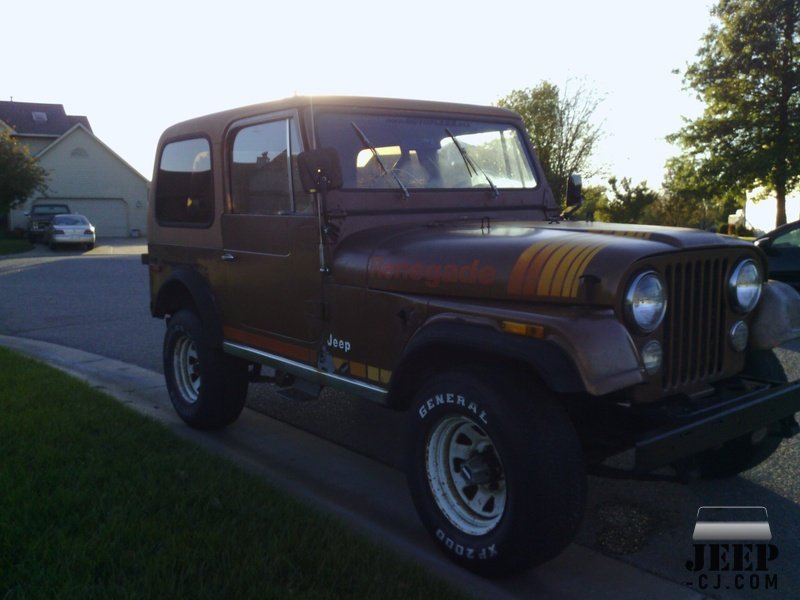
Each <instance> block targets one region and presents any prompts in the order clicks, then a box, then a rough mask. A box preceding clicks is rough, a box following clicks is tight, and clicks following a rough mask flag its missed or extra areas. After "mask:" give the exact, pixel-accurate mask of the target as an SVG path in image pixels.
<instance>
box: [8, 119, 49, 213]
mask: <svg viewBox="0 0 800 600" xmlns="http://www.w3.org/2000/svg"><path fill="white" fill-rule="evenodd" d="M45 190H47V171H45V170H44V169H43V168H42V167H41V165H39V163H38V162H37V161H36V159H35V158H33V157H32V156H31V154H30V152H29V151H28V148H27V147H25V146H23V145H22V144H20V143H19V142H17V140H16V139H15V138H14V137H13V136H12V135H11V132H10V131H9V130H7V129H4V130H3V131H0V218H2V216H4V215H5V214H6V213H8V210H9V209H10V208H14V207H15V206H16V205H17V204H18V203H19V202H21V201H23V200H25V199H26V198H27V197H28V196H30V195H31V194H33V193H34V192H37V191H41V192H44V191H45Z"/></svg>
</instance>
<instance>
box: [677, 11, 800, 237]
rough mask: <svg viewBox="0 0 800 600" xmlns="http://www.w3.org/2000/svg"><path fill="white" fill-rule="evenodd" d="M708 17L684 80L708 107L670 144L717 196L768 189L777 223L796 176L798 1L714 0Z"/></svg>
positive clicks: (799, 150)
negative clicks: (676, 144) (774, 202)
mask: <svg viewBox="0 0 800 600" xmlns="http://www.w3.org/2000/svg"><path fill="white" fill-rule="evenodd" d="M711 14H712V16H713V17H714V18H715V22H714V23H713V24H712V25H711V27H710V28H709V30H708V32H707V33H706V35H705V36H704V38H703V45H702V47H701V48H700V49H699V51H698V54H697V57H698V58H697V61H696V62H695V63H693V64H691V65H689V67H688V69H687V71H686V73H685V76H684V83H685V84H686V85H687V87H689V88H691V89H693V90H695V91H696V93H697V95H698V97H699V99H701V100H702V101H704V102H705V105H706V108H705V110H704V113H703V115H702V116H701V117H700V118H698V119H696V120H695V121H693V122H689V123H687V125H686V126H685V127H684V128H683V129H681V130H680V131H679V132H678V133H677V134H676V135H674V136H672V138H671V139H672V140H673V141H678V142H679V143H680V144H681V146H682V147H683V148H684V151H685V152H686V153H688V154H689V155H691V156H692V157H694V158H696V159H697V160H698V161H699V162H700V170H699V173H700V176H701V177H703V178H704V179H706V180H707V181H708V182H711V183H713V185H715V186H716V187H717V190H716V191H717V193H718V194H719V195H721V191H722V190H725V191H728V192H731V193H734V194H737V195H739V196H741V195H743V194H744V192H745V191H747V190H750V189H753V188H755V187H759V186H763V187H765V188H766V189H767V190H768V191H770V192H774V193H775V195H776V198H777V204H778V211H777V221H776V225H781V224H783V223H785V222H786V194H787V193H788V192H789V191H791V190H792V189H793V188H794V187H795V186H796V185H797V183H798V175H800V98H798V92H799V91H800V87H798V85H799V84H800V51H799V50H800V47H799V46H798V41H799V40H800V35H799V34H800V31H799V27H800V0H719V3H718V4H717V5H716V6H715V7H714V8H713V9H712V11H711Z"/></svg>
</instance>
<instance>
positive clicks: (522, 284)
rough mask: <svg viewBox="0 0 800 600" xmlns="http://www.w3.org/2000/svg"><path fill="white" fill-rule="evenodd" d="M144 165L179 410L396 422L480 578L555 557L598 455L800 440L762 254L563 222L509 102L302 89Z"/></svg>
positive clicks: (189, 418) (799, 398) (157, 289)
mask: <svg viewBox="0 0 800 600" xmlns="http://www.w3.org/2000/svg"><path fill="white" fill-rule="evenodd" d="M156 161H157V162H156V167H155V172H154V175H153V185H152V189H151V199H150V215H149V224H148V232H149V240H148V241H149V246H148V254H147V255H145V256H144V257H143V261H144V262H145V264H147V265H148V266H149V273H150V291H151V296H150V298H151V304H150V307H151V311H152V314H153V316H155V317H158V318H165V319H166V320H167V328H166V334H165V338H164V345H163V352H164V372H165V376H166V382H167V388H168V390H169V394H170V398H171V399H172V403H173V405H174V406H175V409H176V410H177V412H178V413H179V414H180V416H181V417H182V418H183V419H184V420H185V421H186V422H187V423H188V424H189V425H191V426H192V427H197V428H202V429H215V428H220V427H224V426H226V425H228V424H230V423H232V422H233V421H235V420H236V418H237V417H238V416H239V414H240V412H241V410H242V407H243V405H244V402H245V396H246V393H247V388H248V382H249V381H251V380H263V379H264V378H265V377H266V378H268V379H269V380H271V381H273V382H274V383H275V384H276V385H279V386H300V385H302V386H303V387H304V389H305V390H308V389H309V388H310V389H312V390H314V391H319V389H320V388H321V387H323V386H331V387H334V388H338V389H340V390H344V391H347V392H351V393H353V394H357V395H359V396H362V397H364V398H367V399H369V400H372V401H374V402H377V403H380V404H382V405H385V406H386V407H387V408H389V409H393V410H398V411H406V412H407V414H408V415H409V437H408V448H407V457H408V460H407V468H406V470H407V475H408V483H409V486H410V490H411V493H412V496H413V498H414V502H415V505H416V507H417V509H418V512H419V515H420V517H421V519H422V521H423V523H424V524H425V526H426V527H427V529H428V530H429V531H430V533H431V535H432V536H433V537H434V539H435V540H436V541H437V542H438V543H439V545H440V546H441V547H442V549H443V550H444V551H445V552H446V553H447V554H448V555H449V556H450V557H451V558H453V559H454V560H455V561H457V562H458V563H460V564H462V565H464V566H465V567H467V568H469V569H472V570H474V571H477V572H480V573H484V574H488V575H502V574H507V573H511V572H514V571H517V570H519V569H521V568H525V567H526V566H529V565H531V564H535V563H539V562H542V561H545V560H548V559H550V558H552V557H553V556H555V555H556V554H558V553H559V552H560V551H561V550H562V549H563V548H564V547H565V546H566V545H567V544H568V543H569V542H570V540H572V538H573V536H574V534H575V532H576V530H577V528H578V526H579V524H580V521H581V517H582V514H583V509H584V500H585V494H586V470H587V467H589V468H595V466H596V465H599V464H600V463H602V462H603V461H604V460H605V459H606V458H608V457H609V456H612V455H615V454H618V453H622V452H623V451H626V450H629V449H634V450H635V452H634V456H635V461H634V463H633V464H632V465H630V466H631V469H630V470H631V471H632V472H633V473H638V472H646V471H650V470H652V469H654V468H656V467H661V466H665V465H673V466H675V467H676V468H677V469H678V470H679V471H680V472H682V473H688V472H692V473H697V474H699V475H724V474H731V473H736V472H738V471H740V470H742V469H745V468H748V467H749V466H752V465H753V464H755V463H757V462H758V461H760V460H763V459H764V458H765V457H766V456H768V455H769V454H770V453H771V452H772V451H773V450H774V449H775V448H776V447H777V445H778V444H779V443H780V440H781V439H782V438H783V437H787V436H790V435H793V434H794V433H795V432H796V431H797V423H796V422H795V420H794V413H795V412H796V411H797V410H798V409H800V386H798V384H795V383H787V382H785V377H784V375H783V372H782V370H781V368H780V365H779V364H777V363H776V362H775V361H774V360H773V359H774V355H773V354H772V353H771V352H770V350H771V348H772V347H773V346H776V345H778V344H780V343H782V342H784V341H786V340H787V339H790V338H793V337H797V335H798V332H797V331H796V330H795V329H794V325H793V323H795V322H797V315H796V314H795V313H796V312H797V308H796V307H797V300H798V297H797V295H796V293H795V292H794V290H792V289H791V288H788V286H785V285H784V284H780V283H775V282H769V283H764V281H763V275H764V273H765V272H766V269H765V260H764V255H763V253H762V252H761V251H760V250H759V249H758V248H756V247H754V246H753V245H752V244H749V243H745V242H741V241H739V240H736V239H734V238H731V237H727V236H722V235H717V234H712V233H708V232H704V231H698V230H689V229H668V228H661V227H646V226H635V225H615V224H608V223H582V222H581V223H579V222H575V221H570V220H568V219H567V218H565V217H564V216H563V215H561V214H560V213H561V211H560V208H559V202H557V201H556V199H555V198H554V197H553V195H552V193H551V191H550V187H549V186H548V184H547V182H546V181H545V179H544V176H543V173H542V168H541V166H540V164H539V162H538V161H537V158H536V154H535V152H534V149H533V148H532V147H531V144H530V141H529V139H528V137H527V135H526V132H525V130H524V127H523V124H522V121H521V119H520V117H519V116H518V115H517V114H515V113H513V112H510V111H507V110H503V109H499V108H488V107H478V106H465V105H458V104H445V103H433V102H420V101H409V100H388V99H374V98H314V99H313V101H312V99H309V98H299V97H296V98H291V99H287V100H284V101H279V102H274V103H269V104H262V105H256V106H250V107H246V108H241V109H236V110H231V111H227V112H223V113H218V114H214V115H209V116H206V117H202V118H198V119H194V120H191V121H186V122H184V123H180V124H178V125H175V126H173V127H170V128H169V129H168V130H167V131H166V132H165V133H164V134H163V136H162V137H161V140H160V142H159V145H158V150H157V159H156ZM580 198H581V193H580V181H579V178H577V177H573V178H571V179H570V182H569V186H568V198H567V205H568V211H567V212H569V209H571V208H573V207H575V206H577V205H578V204H579V203H580Z"/></svg>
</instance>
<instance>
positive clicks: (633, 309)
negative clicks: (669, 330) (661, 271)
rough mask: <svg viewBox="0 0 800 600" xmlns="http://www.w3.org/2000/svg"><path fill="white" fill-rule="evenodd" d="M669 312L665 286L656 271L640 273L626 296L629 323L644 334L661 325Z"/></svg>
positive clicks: (626, 313) (626, 312)
mask: <svg viewBox="0 0 800 600" xmlns="http://www.w3.org/2000/svg"><path fill="white" fill-rule="evenodd" d="M666 311H667V297H666V293H665V292H664V284H663V283H661V278H660V277H659V276H658V273H656V272H655V271H645V272H644V273H639V275H637V276H636V277H635V278H634V280H633V281H632V282H631V284H630V286H629V287H628V293H627V294H625V315H626V317H627V318H628V322H629V323H630V324H631V325H633V326H635V327H636V328H637V329H639V330H640V331H641V332H643V333H650V332H651V331H653V330H654V329H655V328H656V327H658V326H659V325H661V321H662V320H663V319H664V313H665V312H666Z"/></svg>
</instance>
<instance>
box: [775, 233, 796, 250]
mask: <svg viewBox="0 0 800 600" xmlns="http://www.w3.org/2000/svg"><path fill="white" fill-rule="evenodd" d="M772 246H773V247H774V248H775V247H777V248H800V229H792V230H791V231H789V232H787V233H784V234H783V235H781V236H778V237H776V238H775V241H773V242H772Z"/></svg>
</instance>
